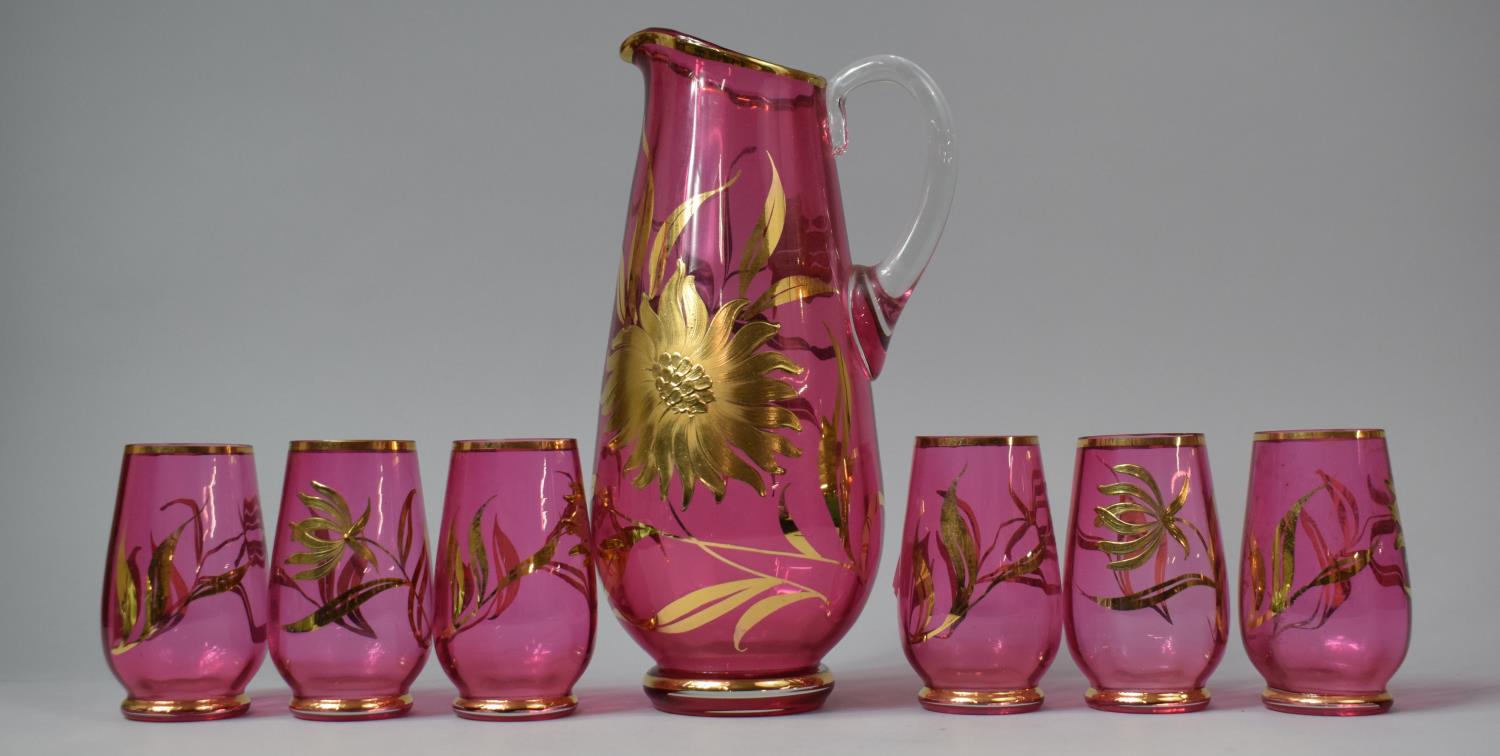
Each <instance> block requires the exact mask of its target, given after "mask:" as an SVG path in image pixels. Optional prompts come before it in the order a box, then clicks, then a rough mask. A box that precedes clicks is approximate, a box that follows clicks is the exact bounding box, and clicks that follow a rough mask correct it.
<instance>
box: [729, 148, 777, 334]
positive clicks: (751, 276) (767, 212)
mask: <svg viewBox="0 0 1500 756" xmlns="http://www.w3.org/2000/svg"><path fill="white" fill-rule="evenodd" d="M766 161H767V162H769V163H770V164H771V186H770V188H769V189H767V190H766V202H765V207H763V208H762V209H761V211H760V220H758V221H756V223H755V228H753V229H751V230H750V239H749V240H748V241H746V242H745V251H744V253H743V256H742V257H741V258H740V273H739V276H740V299H745V298H746V297H747V295H748V294H749V292H750V284H751V283H752V282H753V281H754V280H755V276H756V274H758V273H760V272H761V271H762V270H764V269H765V267H766V263H767V262H768V261H770V259H771V253H772V252H774V251H776V245H778V244H780V243H781V229H782V226H783V225H784V224H785V222H786V193H785V192H784V191H782V188H781V174H780V173H778V172H777V170H776V160H775V159H774V158H772V157H771V153H770V152H767V153H766ZM750 314H753V313H750ZM747 317H748V314H747Z"/></svg>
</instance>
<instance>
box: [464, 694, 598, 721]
mask: <svg viewBox="0 0 1500 756" xmlns="http://www.w3.org/2000/svg"><path fill="white" fill-rule="evenodd" d="M576 708H578V698H577V697H576V696H573V695H566V696H548V697H543V698H464V697H462V696H460V697H458V698H455V699H453V713H454V714H457V715H458V716H460V717H463V718H464V719H474V720H482V721H489V722H500V721H510V722H517V721H521V722H524V721H529V720H533V721H534V720H538V719H557V718H558V717H566V716H568V715H569V714H572V713H573V710H574V709H576Z"/></svg>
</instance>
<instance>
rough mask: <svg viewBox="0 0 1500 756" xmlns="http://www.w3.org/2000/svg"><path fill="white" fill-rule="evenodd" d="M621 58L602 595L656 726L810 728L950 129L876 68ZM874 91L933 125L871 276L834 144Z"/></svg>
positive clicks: (897, 77)
mask: <svg viewBox="0 0 1500 756" xmlns="http://www.w3.org/2000/svg"><path fill="white" fill-rule="evenodd" d="M621 52H622V56H623V57H624V58H625V59H626V60H627V61H631V62H633V63H634V64H635V65H636V66H637V67H639V68H640V70H641V71H642V72H643V74H644V75H645V81H646V108H645V116H644V119H643V123H642V134H641V146H640V149H639V152H638V160H637V163H636V179H635V184H634V187H633V189H632V191H631V198H630V210H629V220H628V221H627V226H626V232H625V243H624V254H623V259H622V262H621V265H620V274H619V283H618V286H617V288H616V290H615V292H614V293H613V295H612V297H611V298H612V299H613V302H614V306H613V308H612V315H613V317H612V319H611V324H610V340H609V349H608V357H607V360H606V364H605V378H604V388H603V396H602V400H601V410H600V421H599V445H598V457H597V464H596V467H595V473H596V474H595V494H594V496H595V510H594V515H593V525H594V537H595V543H596V546H597V548H598V552H597V557H598V559H599V566H600V575H601V579H602V581H603V583H604V587H605V589H606V591H607V592H608V594H609V597H610V600H611V602H612V603H613V604H614V607H615V609H616V614H617V616H618V617H619V618H620V619H621V621H622V622H623V623H624V625H625V627H626V629H627V630H628V632H629V633H630V634H631V635H632V636H633V637H634V638H635V639H636V641H638V642H639V643H640V644H641V646H643V647H644V648H645V649H646V651H647V652H648V653H650V654H651V656H652V657H653V658H654V659H655V660H656V663H657V667H656V669H653V670H652V671H650V672H649V673H648V674H647V676H646V689H647V693H648V695H650V696H651V698H652V700H653V702H654V703H655V704H656V705H657V707H658V708H661V709H663V710H666V711H671V712H675V713H681V714H703V715H723V716H746V715H753V714H785V713H793V712H798V711H807V710H810V709H813V708H816V707H817V706H819V705H820V704H821V703H822V702H823V700H824V699H825V698H826V697H827V695H828V692H829V691H830V690H831V688H832V676H831V675H830V674H829V672H828V671H827V669H826V668H823V667H822V666H821V664H820V662H821V660H822V658H823V655H824V654H825V653H827V651H828V650H829V649H830V648H832V647H833V645H834V644H835V643H837V642H838V640H839V639H840V638H841V637H842V636H843V635H844V633H845V632H846V631H847V630H848V629H849V626H850V625H851V624H852V623H853V622H854V619H855V617H856V615H857V614H858V613H859V611H860V609H861V608H862V607H863V606H864V602H865V599H866V597H867V596H868V594H869V589H870V584H871V583H870V581H871V579H872V578H873V577H874V574H875V569H876V566H877V562H878V559H879V545H880V529H881V514H880V513H881V498H880V497H881V494H880V465H879V455H878V451H877V449H876V445H875V429H874V421H873V414H872V410H871V401H870V381H871V379H872V378H873V376H874V375H875V374H876V373H878V372H879V369H880V366H881V364H882V362H883V361H884V357H885V347H886V345H887V343H888V342H889V338H890V328H891V325H892V324H893V323H894V322H895V319H896V317H897V315H898V314H899V312H900V310H901V307H902V306H903V305H904V304H905V302H906V298H907V296H908V295H909V293H910V290H911V288H912V287H913V286H914V285H915V284H916V281H917V278H918V277H919V276H920V274H921V272H922V268H923V267H924V266H925V265H926V263H927V260H928V258H929V257H930V255H931V253H932V250H933V249H934V247H935V245H936V243H937V238H938V233H939V232H940V231H941V228H942V225H943V222H944V220H945V219H946V216H947V208H948V204H949V201H950V199H951V195H952V186H953V181H952V179H953V173H952V138H951V137H952V135H951V130H950V129H949V126H948V120H949V118H948V111H947V106H946V105H945V104H944V103H943V101H942V96H941V95H940V94H939V93H938V92H937V89H936V87H935V85H933V84H932V82H931V79H929V78H927V76H926V74H923V73H921V71H920V69H917V68H916V67H915V66H914V65H912V64H911V63H909V62H907V61H905V60H902V59H900V58H895V57H893V56H883V57H879V58H872V59H869V60H866V61H861V62H860V63H858V64H856V65H855V66H853V67H851V68H850V69H849V70H847V71H845V72H844V73H843V74H841V75H840V76H839V77H838V78H836V79H835V80H834V82H833V84H831V85H828V84H826V83H825V82H824V80H823V79H822V78H821V77H818V76H814V75H812V74H808V73H805V72H802V71H796V70H794V69H790V68H786V67H784V66H779V65H776V64H773V63H768V62H766V61H762V60H758V59H755V58H751V57H749V56H746V55H742V54H740V53H736V52H733V51H731V50H727V49H725V48H722V47H718V46H716V45H713V44H710V43H708V42H704V41H702V40H698V39H694V38H692V37H688V36H686V35H682V34H678V33H676V32H672V31H668V30H664V29H648V30H645V31H642V32H639V33H637V34H634V35H632V36H631V37H630V38H628V39H627V40H626V41H625V43H624V45H623V46H622V50H621ZM870 81H893V82H896V83H899V84H902V85H903V86H905V87H906V88H907V89H908V91H910V92H912V93H913V94H914V95H915V96H917V99H918V100H919V102H920V103H921V104H922V105H923V106H924V107H925V108H926V111H927V113H928V115H929V116H930V119H931V120H930V123H931V124H932V126H931V129H930V132H929V135H930V141H929V158H930V161H929V168H930V171H929V177H928V183H927V187H926V191H925V192H924V194H923V196H924V202H923V207H922V209H921V211H920V213H919V217H918V220H917V222H916V223H915V224H914V226H913V228H912V231H911V234H910V236H909V237H908V239H907V240H906V242H905V243H904V244H903V245H902V246H901V247H900V249H899V250H898V251H897V252H896V253H894V254H893V255H892V256H891V257H890V258H889V259H888V260H886V261H885V262H884V263H882V264H881V265H880V266H878V267H875V268H871V267H866V266H859V265H854V264H852V262H851V260H850V258H849V256H848V254H847V252H846V250H847V248H848V242H847V240H846V238H845V234H844V222H843V213H842V210H841V208H840V200H839V191H838V184H837V178H836V172H835V169H834V155H835V154H836V153H838V152H841V151H842V146H841V145H842V142H841V141H840V142H838V144H839V145H840V146H836V145H835V139H833V138H832V137H830V129H833V132H832V133H841V129H840V128H837V127H834V126H830V125H829V124H830V123H835V124H842V110H841V107H842V103H843V98H844V96H845V95H847V93H848V92H849V90H851V89H853V88H854V87H856V86H859V85H860V84H863V83H866V82H870ZM830 103H832V105H833V108H832V110H830Z"/></svg>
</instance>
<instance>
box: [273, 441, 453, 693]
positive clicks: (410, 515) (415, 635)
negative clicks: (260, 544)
mask: <svg viewBox="0 0 1500 756" xmlns="http://www.w3.org/2000/svg"><path fill="white" fill-rule="evenodd" d="M272 564H273V565H274V568H273V570H272V573H271V660H272V661H274V662H275V663H276V668H277V669H278V670H280V672H281V676H282V677H283V678H285V679H286V681H287V683H288V684H289V685H291V687H292V702H291V710H292V714H294V715H296V716H298V717H300V718H302V719H314V720H329V719H384V718H388V717H395V716H401V715H402V714H405V713H406V712H407V711H408V710H409V709H410V708H411V696H410V695H409V694H408V693H407V690H408V688H410V687H411V683H412V680H415V679H416V677H417V673H418V672H421V671H422V664H423V663H424V662H425V661H426V660H427V646H428V643H429V640H430V638H431V619H432V615H431V611H432V609H431V607H432V602H431V598H432V585H431V579H430V577H429V570H428V563H427V519H426V515H425V514H424V513H423V509H422V481H421V477H420V475H419V473H418V469H417V453H416V444H414V443H412V442H411V441H293V442H292V444H291V453H290V454H288V456H287V467H286V485H285V487H284V489H283V491H282V496H281V515H280V517H279V518H278V519H277V523H276V547H275V554H274V557H273V561H272Z"/></svg>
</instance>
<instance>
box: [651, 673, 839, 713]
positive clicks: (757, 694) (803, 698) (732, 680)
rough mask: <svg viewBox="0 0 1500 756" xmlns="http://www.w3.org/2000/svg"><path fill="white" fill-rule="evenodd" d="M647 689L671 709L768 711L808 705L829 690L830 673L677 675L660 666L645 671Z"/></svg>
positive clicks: (798, 709)
mask: <svg viewBox="0 0 1500 756" xmlns="http://www.w3.org/2000/svg"><path fill="white" fill-rule="evenodd" d="M645 688H646V695H647V697H649V698H650V699H651V703H652V705H654V706H655V707H656V708H658V709H660V710H662V711H665V712H668V713H670V714H687V715H690V716H697V717H767V716H776V715H779V714H800V713H802V712H806V711H812V710H814V709H816V708H818V707H819V706H822V705H823V702H824V701H825V700H827V699H828V694H829V692H830V691H832V690H833V673H832V672H829V671H828V668H827V667H825V666H822V665H821V664H820V665H818V669H817V670H816V671H814V672H809V673H807V674H803V675H789V676H783V677H762V678H754V677H717V678H715V677H678V676H675V675H667V674H664V673H663V672H662V671H661V668H659V667H652V668H651V671H649V672H647V673H646V681H645Z"/></svg>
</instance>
